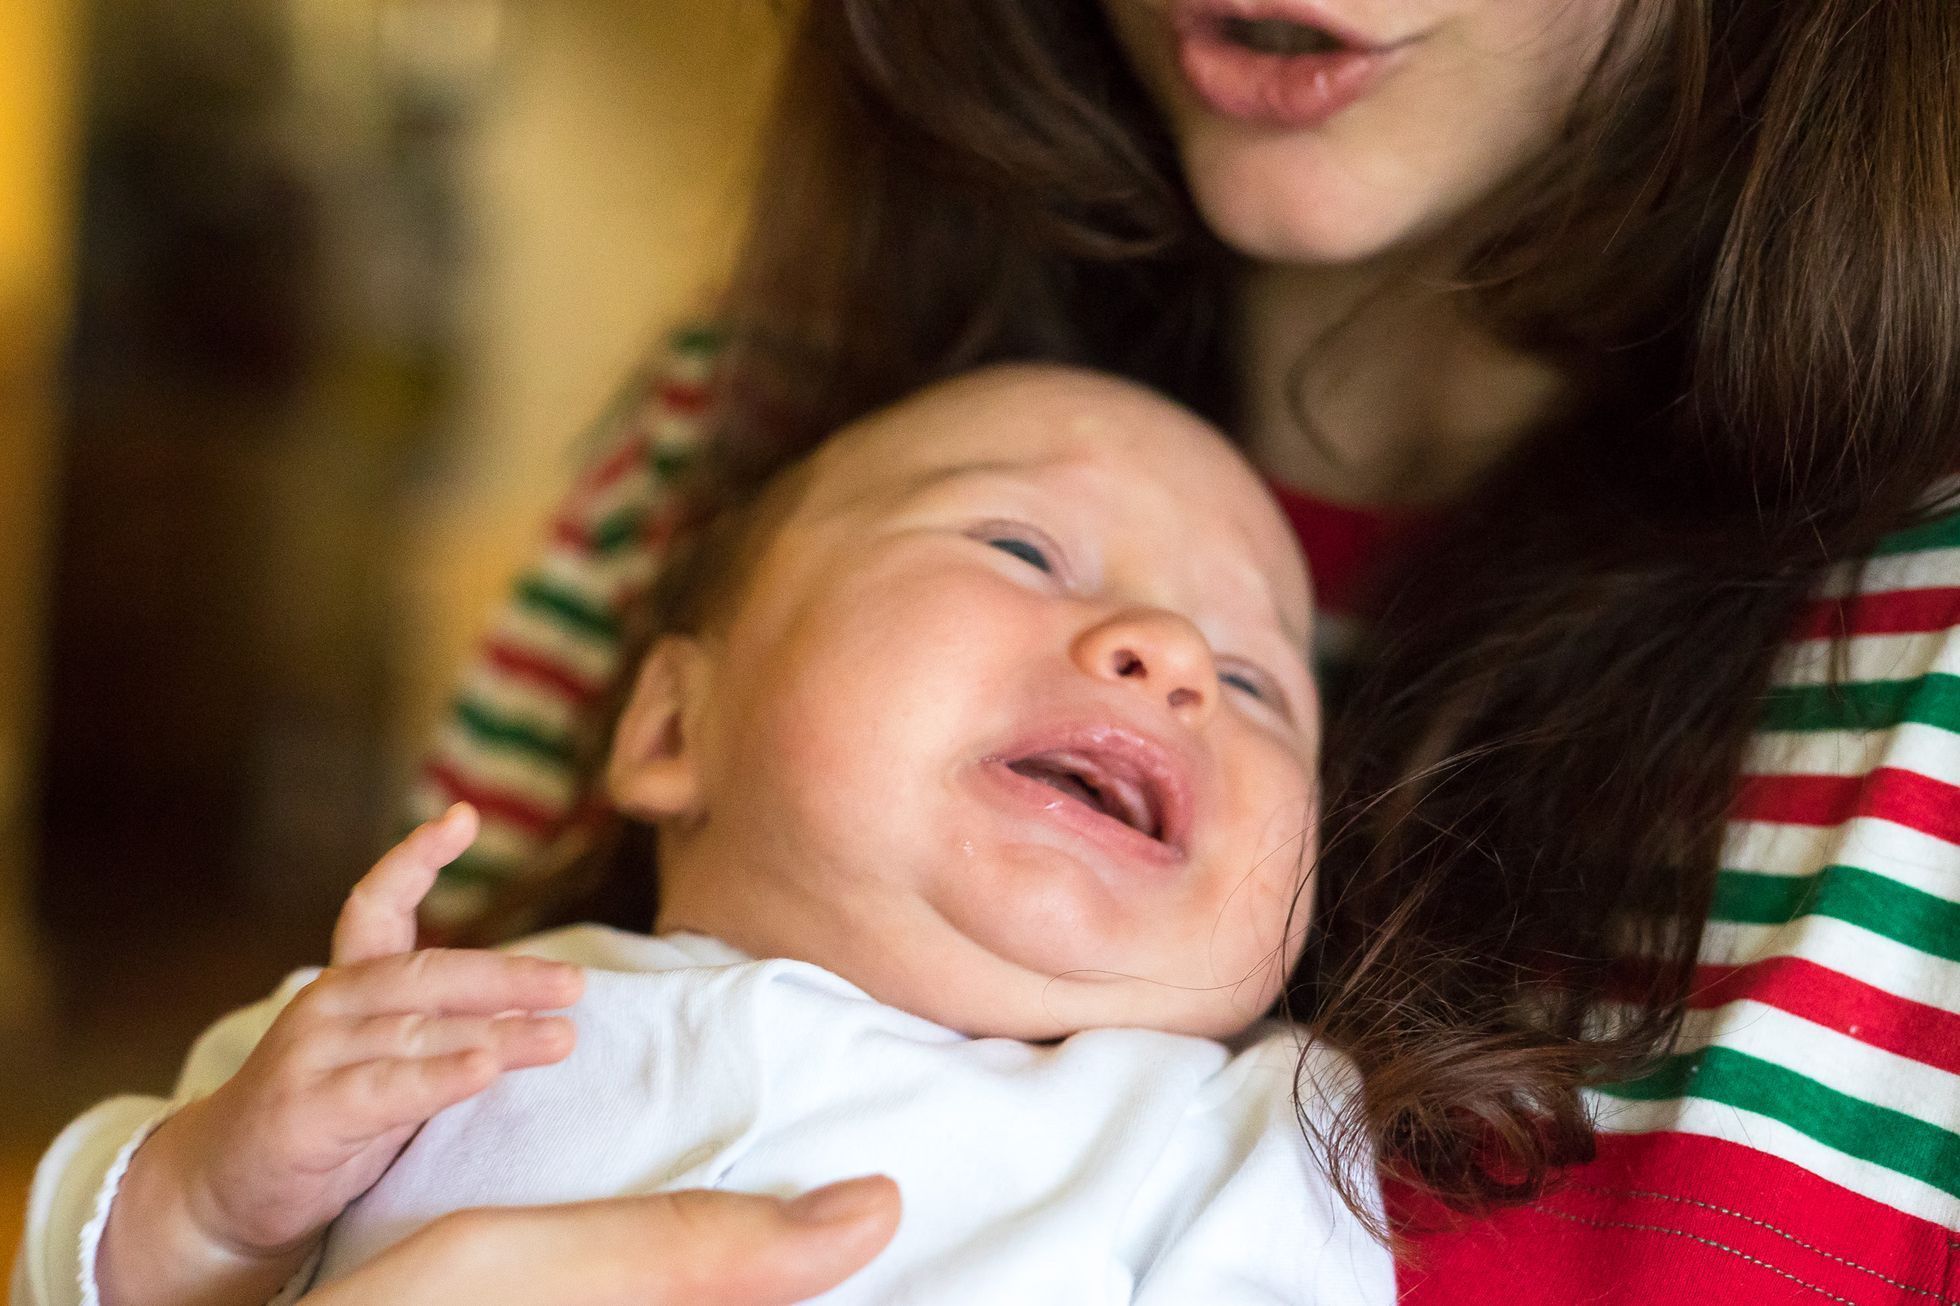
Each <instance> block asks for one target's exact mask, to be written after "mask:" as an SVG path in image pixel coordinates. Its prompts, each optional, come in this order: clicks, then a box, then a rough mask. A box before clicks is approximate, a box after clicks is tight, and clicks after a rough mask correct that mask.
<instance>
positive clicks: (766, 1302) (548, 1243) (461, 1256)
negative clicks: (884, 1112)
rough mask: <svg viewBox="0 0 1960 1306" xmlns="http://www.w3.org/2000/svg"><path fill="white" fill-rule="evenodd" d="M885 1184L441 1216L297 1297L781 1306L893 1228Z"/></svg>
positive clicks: (828, 1280)
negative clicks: (777, 1195) (782, 1196)
mask: <svg viewBox="0 0 1960 1306" xmlns="http://www.w3.org/2000/svg"><path fill="white" fill-rule="evenodd" d="M898 1216H899V1196H898V1185H896V1184H894V1183H893V1182H892V1181H891V1180H890V1179H887V1178H884V1177H883V1176H881V1175H873V1176H870V1177H867V1178H863V1179H852V1180H847V1181H845V1182H843V1183H836V1184H831V1185H829V1186H828V1187H825V1188H819V1189H817V1190H816V1191H814V1192H810V1193H806V1194H804V1195H803V1196H802V1197H800V1198H798V1199H796V1200H795V1201H793V1202H784V1201H778V1200H776V1199H774V1198H770V1197H755V1196H750V1195H747V1194H743V1193H724V1192H682V1193H656V1194H654V1195H652V1196H650V1197H622V1198H615V1199H613V1200H610V1201H602V1202H581V1203H577V1204H573V1205H565V1206H533V1207H485V1208H481V1209H477V1210H471V1211H459V1212H457V1213H456V1214H454V1215H449V1216H444V1217H443V1218H441V1219H439V1220H437V1221H435V1222H434V1223H433V1224H430V1225H428V1226H426V1227H425V1228H423V1229H422V1230H420V1231H419V1232H417V1233H415V1234H413V1235H411V1236H410V1237H408V1238H407V1239H405V1240H404V1241H402V1242H400V1243H397V1244H396V1245H395V1246H393V1247H391V1248H389V1249H388V1250H387V1251H386V1252H383V1253H382V1254H381V1255H380V1256H378V1257H376V1258H375V1259H374V1260H372V1261H370V1262H368V1263H367V1264H366V1265H364V1266H362V1267H361V1268H360V1269H358V1270H356V1271H354V1273H352V1274H350V1275H348V1276H347V1277H346V1278H344V1279H340V1280H338V1281H336V1282H334V1283H331V1284H328V1285H327V1286H325V1287H323V1288H320V1289H318V1290H316V1291H314V1292H311V1293H308V1294H307V1295H306V1297H304V1298H303V1299H302V1300H301V1302H300V1306H366V1304H367V1303H372V1302H387V1303H389V1306H450V1303H453V1302H459V1301H494V1302H497V1303H499V1306H696V1303H703V1304H706V1303H713V1304H714V1306H789V1303H791V1302H799V1301H803V1300H805V1299H807V1298H810V1297H814V1296H816V1295H818V1294H819V1293H823V1292H827V1291H829V1290H830V1289H831V1288H833V1287H835V1286H836V1285H838V1284H840V1283H842V1282H843V1281H844V1280H845V1279H847V1278H849V1277H850V1276H851V1275H852V1274H854V1273H856V1272H857V1271H858V1270H859V1269H861V1268H862V1267H863V1266H864V1265H866V1264H867V1263H869V1262H870V1260H871V1258H872V1257H874V1256H876V1255H877V1254H878V1253H879V1252H880V1251H882V1250H883V1249H884V1247H885V1244H887V1243H889V1242H890V1241H891V1239H892V1235H893V1234H894V1233H896V1232H897V1231H898Z"/></svg>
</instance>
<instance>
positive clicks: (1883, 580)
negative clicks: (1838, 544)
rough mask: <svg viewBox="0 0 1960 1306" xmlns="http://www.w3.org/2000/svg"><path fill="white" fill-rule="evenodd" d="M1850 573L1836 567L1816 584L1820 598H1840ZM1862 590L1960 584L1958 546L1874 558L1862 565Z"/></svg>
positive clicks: (1888, 590) (1873, 591) (1876, 591)
mask: <svg viewBox="0 0 1960 1306" xmlns="http://www.w3.org/2000/svg"><path fill="white" fill-rule="evenodd" d="M1852 578H1853V573H1852V571H1851V569H1850V568H1848V567H1847V568H1839V569H1837V570H1836V571H1834V572H1832V573H1831V575H1830V576H1829V577H1827V578H1826V579H1825V581H1824V583H1823V584H1822V585H1821V586H1819V594H1820V596H1821V597H1824V598H1840V597H1842V596H1843V595H1845V594H1847V593H1849V592H1850V588H1851V581H1852ZM1860 579H1861V580H1862V582H1863V583H1862V584H1860V585H1859V587H1858V590H1859V592H1860V593H1863V594H1887V593H1891V592H1893V591H1896V590H1930V589H1946V588H1948V587H1950V586H1954V585H1960V548H1952V549H1926V550H1923V551H1922V552H1919V553H1899V554H1893V555H1891V556H1889V557H1882V558H1874V559H1873V560H1872V561H1871V562H1870V563H1869V564H1867V565H1866V567H1865V571H1864V575H1863V576H1862V577H1861V578H1860Z"/></svg>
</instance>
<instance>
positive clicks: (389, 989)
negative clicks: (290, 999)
mask: <svg viewBox="0 0 1960 1306" xmlns="http://www.w3.org/2000/svg"><path fill="white" fill-rule="evenodd" d="M584 988H585V973H584V972H583V971H581V970H580V969H579V968H578V967H577V966H571V965H567V964H566V963H564V962H562V961H549V960H546V959H545V958H543V957H526V956H522V955H519V954H517V953H509V952H485V951H480V950H476V949H450V948H425V949H423V950H422V951H420V952H411V953H406V954H403V955H400V956H393V957H383V958H381V959H380V960H379V961H370V962H366V963H364V964H362V965H359V966H350V967H347V968H345V969H335V970H332V971H329V972H327V974H326V975H324V976H322V977H321V978H320V979H319V980H317V981H315V983H314V984H313V985H311V986H310V987H309V988H307V989H306V990H305V991H304V992H302V993H301V994H300V996H299V997H298V998H297V999H296V1000H295V1001H294V1006H296V1007H298V1006H301V1005H302V1004H304V1012H305V1014H306V1015H307V1016H308V1017H318V1018H325V1019H328V1020H334V1019H338V1018H342V1017H349V1016H352V1017H367V1016H380V1015H387V1014H390V1013H408V1012H419V1013H422V1014H425V1015H438V1014H439V1015H455V1016H495V1015H500V1014H502V1013H504V1012H507V1011H550V1010H553V1009H555V1008H558V1007H569V1006H570V1005H572V1003H574V1002H576V1001H578V996H579V994H580V993H581V992H583V991H584Z"/></svg>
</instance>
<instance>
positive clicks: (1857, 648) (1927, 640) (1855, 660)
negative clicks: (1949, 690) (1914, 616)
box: [1770, 630, 1960, 685]
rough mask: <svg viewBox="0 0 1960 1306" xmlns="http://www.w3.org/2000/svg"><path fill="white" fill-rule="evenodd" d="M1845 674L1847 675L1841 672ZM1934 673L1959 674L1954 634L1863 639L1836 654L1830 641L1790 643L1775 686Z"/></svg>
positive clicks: (1914, 677)
mask: <svg viewBox="0 0 1960 1306" xmlns="http://www.w3.org/2000/svg"><path fill="white" fill-rule="evenodd" d="M1840 670H1842V671H1843V673H1844V674H1842V675H1840V674H1838V673H1839V672H1840ZM1929 671H1944V672H1945V673H1947V674H1948V675H1960V637H1956V636H1955V633H1954V632H1953V631H1951V630H1933V631H1922V632H1920V633H1918V634H1912V635H1858V636H1854V637H1853V638H1852V639H1851V640H1850V641H1848V643H1847V644H1846V646H1845V649H1844V656H1843V658H1842V659H1840V658H1839V657H1838V656H1837V645H1836V644H1835V643H1834V642H1833V641H1831V640H1823V639H1813V640H1804V641H1803V642H1801V643H1795V644H1791V645H1789V646H1788V647H1787V649H1786V650H1785V652H1784V653H1783V655H1782V657H1781V658H1780V659H1779V661H1778V663H1777V667H1776V672H1775V674H1774V675H1773V676H1771V678H1770V683H1771V684H1774V685H1827V684H1831V683H1833V682H1838V681H1852V682H1866V681H1887V680H1917V679H1918V678H1919V677H1921V676H1923V675H1925V674H1926V673H1927V672H1929Z"/></svg>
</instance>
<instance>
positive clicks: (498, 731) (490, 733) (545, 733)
mask: <svg viewBox="0 0 1960 1306" xmlns="http://www.w3.org/2000/svg"><path fill="white" fill-rule="evenodd" d="M455 717H456V720H457V722H458V723H460V724H461V725H462V727H463V729H465V730H467V731H468V732H469V734H470V737H471V738H472V739H474V740H475V741H476V742H477V743H479V744H485V745H488V746H490V747H492V748H506V749H511V750H513V751H516V752H519V753H529V754H530V755H531V756H533V757H536V758H539V759H541V760H543V761H546V762H550V763H552V764H553V765H556V766H566V765H569V764H570V763H571V761H572V745H571V741H570V740H568V739H566V738H565V737H564V736H563V735H561V734H558V733H556V732H554V731H551V730H547V729H545V728H544V727H541V726H536V725H532V724H531V723H529V722H526V721H518V720H516V719H514V718H512V717H508V716H504V715H502V714H501V713H498V712H495V711H492V710H491V709H490V708H488V707H485V706H484V705H483V704H481V703H473V702H471V701H469V700H468V699H463V700H461V701H460V702H458V703H457V704H456V709H455Z"/></svg>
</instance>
